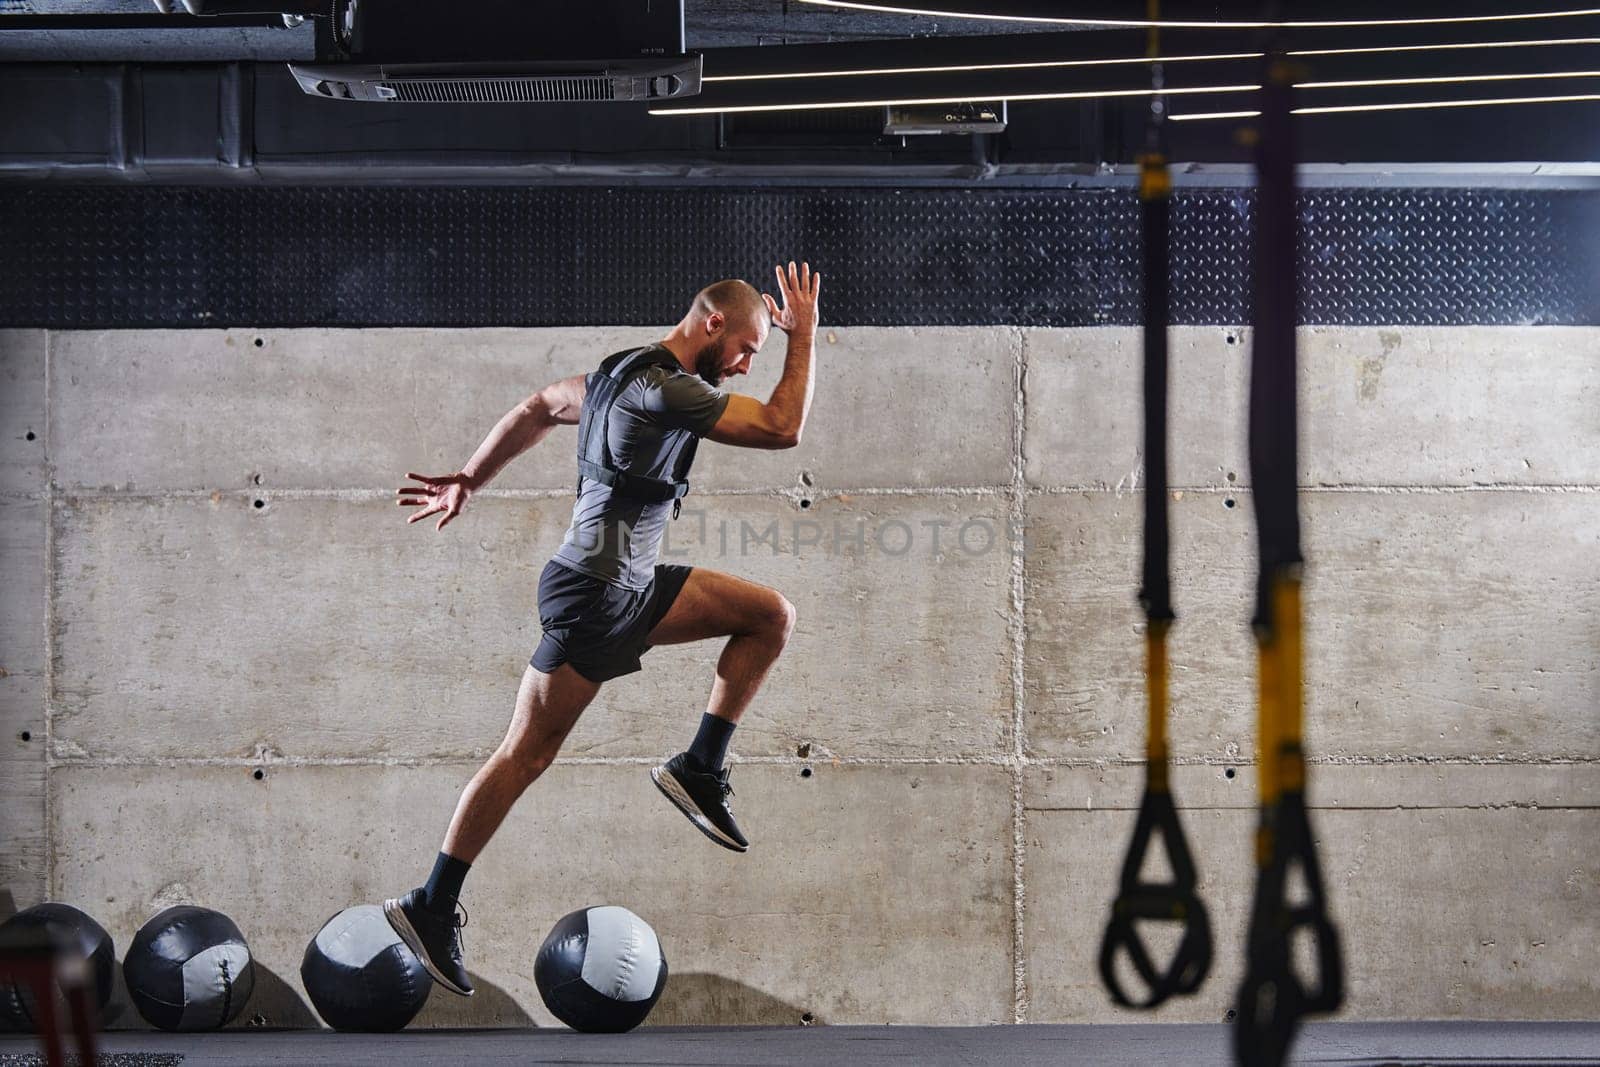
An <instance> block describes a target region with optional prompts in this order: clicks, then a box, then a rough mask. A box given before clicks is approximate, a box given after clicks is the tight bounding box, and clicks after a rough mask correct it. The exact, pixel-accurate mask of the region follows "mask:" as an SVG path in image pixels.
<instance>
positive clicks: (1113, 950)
mask: <svg viewBox="0 0 1600 1067" xmlns="http://www.w3.org/2000/svg"><path fill="white" fill-rule="evenodd" d="M1167 628H1168V623H1167V622H1165V621H1163V620H1158V619H1152V620H1151V622H1150V633H1149V637H1148V640H1147V642H1146V649H1147V653H1148V657H1149V658H1148V663H1147V670H1146V678H1147V683H1146V684H1147V686H1148V689H1149V703H1150V734H1149V746H1148V747H1149V753H1148V755H1149V759H1148V761H1147V764H1146V766H1147V768H1148V770H1147V779H1146V784H1145V793H1144V799H1143V800H1142V801H1140V804H1139V818H1138V821H1137V822H1136V823H1135V824H1134V828H1133V839H1132V840H1131V841H1130V842H1129V843H1128V852H1127V855H1126V856H1125V857H1124V859H1123V861H1122V878H1121V881H1120V883H1119V885H1118V887H1117V897H1116V899H1115V900H1114V901H1112V904H1111V921H1110V922H1109V923H1108V924H1107V925H1106V932H1105V936H1104V938H1103V939H1102V940H1101V942H1100V978H1101V980H1102V981H1104V982H1105V984H1106V990H1107V991H1108V992H1109V993H1110V994H1111V999H1112V1000H1113V1001H1115V1002H1116V1003H1117V1004H1120V1005H1122V1006H1123V1007H1125V1008H1141V1009H1149V1008H1154V1007H1156V1006H1158V1005H1159V1004H1161V1003H1162V1002H1163V1001H1165V1000H1166V999H1167V998H1168V997H1170V996H1173V995H1174V994H1177V995H1187V994H1190V993H1193V992H1195V991H1196V990H1198V989H1199V988H1200V985H1201V983H1202V982H1204V981H1205V978H1206V975H1207V973H1209V972H1210V970H1211V920H1210V917H1209V916H1208V915H1207V913H1206V908H1205V905H1204V904H1203V903H1201V901H1200V897H1199V895H1198V894H1197V892H1196V889H1195V887H1196V884H1197V883H1198V881H1199V879H1198V876H1197V875H1196V873H1195V866H1194V860H1193V858H1192V857H1191V856H1190V853H1189V843H1188V841H1187V839H1186V838H1185V837H1184V834H1183V826H1182V824H1181V823H1179V822H1178V812H1177V809H1176V808H1174V807H1173V804H1172V792H1171V790H1170V789H1169V788H1168V781H1167V751H1166V717H1167V707H1166V695H1167V662H1166V640H1167ZM1156 831H1159V832H1160V834H1161V840H1162V842H1163V844H1165V846H1166V849H1167V862H1168V866H1170V867H1171V868H1172V881H1170V882H1146V881H1143V880H1141V879H1140V877H1139V872H1140V871H1141V870H1142V869H1143V868H1144V863H1145V855H1146V853H1148V852H1149V851H1150V838H1151V835H1152V834H1153V833H1155V832H1156ZM1141 920H1142V921H1145V922H1177V923H1182V924H1183V934H1182V936H1181V937H1180V939H1179V942H1178V949H1177V951H1176V952H1175V953H1174V954H1173V957H1172V959H1171V961H1170V962H1169V963H1168V964H1167V967H1166V970H1165V971H1161V972H1158V971H1157V970H1156V967H1155V964H1154V963H1152V962H1151V959H1150V953H1149V951H1148V949H1146V947H1145V943H1144V940H1143V939H1142V938H1141V937H1140V936H1139V930H1138V926H1137V925H1136V924H1137V923H1138V922H1139V921H1141ZM1119 953H1126V955H1127V957H1128V962H1129V963H1131V964H1132V966H1133V970H1134V972H1135V973H1136V974H1137V975H1138V976H1139V979H1140V981H1142V982H1143V983H1144V985H1145V992H1144V994H1143V995H1142V996H1137V997H1135V996H1130V995H1129V993H1128V991H1127V990H1126V989H1124V988H1123V985H1122V982H1121V980H1120V979H1119V978H1118V977H1117V970H1116V963H1117V956H1118V954H1119Z"/></svg>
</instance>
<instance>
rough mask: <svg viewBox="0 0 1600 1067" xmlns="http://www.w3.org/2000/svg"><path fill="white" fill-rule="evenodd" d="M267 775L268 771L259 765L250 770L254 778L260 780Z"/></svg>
mask: <svg viewBox="0 0 1600 1067" xmlns="http://www.w3.org/2000/svg"><path fill="white" fill-rule="evenodd" d="M266 776H267V772H266V771H264V770H262V769H261V768H260V767H257V768H256V769H255V770H253V771H251V772H250V777H252V778H254V779H255V780H256V781H258V782H259V781H261V779H263V778H265V777H266Z"/></svg>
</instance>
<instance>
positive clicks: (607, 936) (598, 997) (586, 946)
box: [533, 906, 667, 1034]
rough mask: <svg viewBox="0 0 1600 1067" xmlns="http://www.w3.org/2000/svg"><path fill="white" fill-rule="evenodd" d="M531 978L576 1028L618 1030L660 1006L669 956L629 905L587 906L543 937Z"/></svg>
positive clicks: (554, 1009) (553, 1011) (554, 1012)
mask: <svg viewBox="0 0 1600 1067" xmlns="http://www.w3.org/2000/svg"><path fill="white" fill-rule="evenodd" d="M533 980H534V982H535V984H537V985H538V987H539V995H540V996H542V997H543V998H544V1003H545V1007H547V1008H549V1009H550V1014H552V1015H554V1016H555V1017H556V1018H557V1019H560V1020H561V1021H562V1022H564V1023H566V1024H567V1025H568V1026H570V1027H572V1028H573V1029H574V1030H581V1031H583V1032H585V1033H592V1034H619V1033H622V1032H623V1031H624V1030H632V1029H633V1028H634V1027H635V1026H638V1025H639V1024H640V1023H642V1022H644V1020H645V1016H647V1015H649V1014H650V1009H651V1008H653V1007H655V1006H656V1001H657V1000H658V999H660V997H661V991H662V990H663V989H665V988H666V986H667V960H666V957H665V956H663V955H662V954H661V942H660V941H659V940H658V939H657V938H656V932H655V931H654V930H652V929H650V924H649V923H647V922H645V921H644V920H643V919H641V918H639V916H637V915H635V914H634V913H633V912H631V911H629V910H628V909H627V908H619V907H614V906H606V907H598V908H584V909H583V910H582V911H575V912H573V913H572V914H571V915H568V916H566V917H564V918H563V919H562V920H561V921H560V922H558V923H556V926H555V929H554V930H551V931H550V936H549V937H547V938H545V939H544V944H543V945H541V946H540V947H539V955H538V958H537V959H535V960H534V963H533Z"/></svg>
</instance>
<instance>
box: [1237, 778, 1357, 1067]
mask: <svg viewBox="0 0 1600 1067" xmlns="http://www.w3.org/2000/svg"><path fill="white" fill-rule="evenodd" d="M1256 848H1257V850H1258V851H1264V852H1266V853H1268V856H1267V862H1266V864H1265V865H1264V866H1263V867H1262V868H1261V875H1260V878H1259V880H1258V881H1257V883H1256V895H1255V902H1254V904H1253V906H1252V908H1251V912H1250V927H1249V934H1248V936H1247V940H1246V947H1245V979H1244V984H1243V985H1241V986H1240V987H1239V997H1238V1009H1237V1010H1238V1017H1237V1020H1236V1022H1235V1024H1234V1030H1233V1041H1234V1054H1235V1056H1236V1057H1237V1059H1238V1061H1239V1063H1240V1064H1243V1065H1244V1067H1277V1065H1278V1064H1281V1063H1283V1062H1284V1061H1285V1060H1286V1059H1287V1058H1288V1055H1289V1047H1290V1045H1291V1044H1293V1042H1294V1037H1295V1033H1296V1031H1297V1030H1298V1028H1299V1025H1300V1020H1301V1019H1302V1018H1303V1017H1304V1016H1306V1015H1310V1014H1312V1013H1315V1012H1334V1011H1338V1010H1339V1006H1340V1005H1341V1004H1342V1003H1343V1002H1344V958H1343V953H1342V951H1341V949H1340V947H1339V932H1338V931H1337V930H1336V929H1335V928H1334V925H1333V922H1332V920H1331V919H1329V917H1328V904H1327V898H1326V896H1325V895H1324V893H1323V888H1322V871H1321V868H1320V866H1319V864H1318V862H1317V850H1316V846H1315V844H1314V843H1313V842H1312V839H1311V824H1310V821H1309V820H1308V819H1307V817H1306V806H1305V796H1304V794H1302V793H1298V792H1286V793H1284V794H1283V796H1282V797H1281V798H1280V799H1279V801H1278V803H1277V804H1276V805H1275V806H1274V807H1272V808H1268V809H1264V810H1263V811H1262V813H1261V826H1260V828H1259V829H1258V830H1257V836H1256ZM1295 864H1299V865H1300V867H1301V870H1302V873H1303V877H1304V880H1305V884H1306V886H1307V896H1308V898H1309V899H1308V900H1307V901H1306V903H1304V904H1302V905H1299V906H1295V905H1291V904H1290V903H1289V902H1288V900H1287V899H1286V898H1285V896H1284V891H1285V888H1286V886H1287V883H1288V880H1289V873H1290V871H1291V870H1292V869H1293V867H1294V865H1295ZM1302 930H1304V931H1307V932H1309V934H1310V935H1311V936H1310V940H1311V949H1312V951H1313V953H1314V954H1315V956H1316V961H1317V984H1316V985H1315V986H1313V987H1312V988H1310V989H1307V988H1306V987H1305V985H1303V984H1302V983H1301V981H1300V976H1299V975H1298V974H1297V973H1295V967H1294V943H1295V935H1296V934H1297V933H1298V932H1300V931H1302Z"/></svg>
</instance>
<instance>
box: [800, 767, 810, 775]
mask: <svg viewBox="0 0 1600 1067" xmlns="http://www.w3.org/2000/svg"><path fill="white" fill-rule="evenodd" d="M800 777H802V778H810V777H811V768H810V767H801V768H800Z"/></svg>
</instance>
